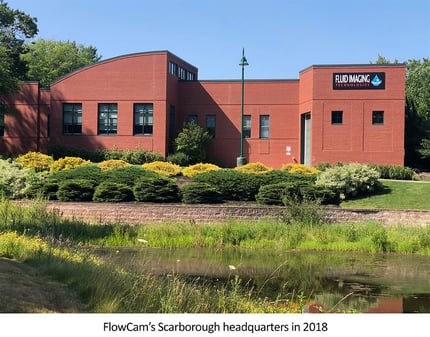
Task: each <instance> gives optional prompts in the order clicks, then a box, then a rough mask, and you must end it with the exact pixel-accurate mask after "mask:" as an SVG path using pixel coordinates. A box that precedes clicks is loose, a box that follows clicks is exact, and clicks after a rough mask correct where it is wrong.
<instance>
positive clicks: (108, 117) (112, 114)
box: [98, 103, 118, 135]
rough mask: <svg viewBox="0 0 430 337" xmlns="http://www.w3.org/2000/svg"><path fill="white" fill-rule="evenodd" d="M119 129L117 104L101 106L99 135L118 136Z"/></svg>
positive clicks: (103, 104)
mask: <svg viewBox="0 0 430 337" xmlns="http://www.w3.org/2000/svg"><path fill="white" fill-rule="evenodd" d="M117 129H118V105H117V104H116V103H101V104H99V124H98V130H99V132H98V134H99V135H116V134H117Z"/></svg>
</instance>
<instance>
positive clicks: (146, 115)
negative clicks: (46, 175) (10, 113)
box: [133, 103, 154, 136]
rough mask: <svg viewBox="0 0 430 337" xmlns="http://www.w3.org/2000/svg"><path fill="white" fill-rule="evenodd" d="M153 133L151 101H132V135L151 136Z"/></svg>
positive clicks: (152, 107)
mask: <svg viewBox="0 0 430 337" xmlns="http://www.w3.org/2000/svg"><path fill="white" fill-rule="evenodd" d="M136 120H137V121H136ZM140 120H141V122H140ZM153 134H154V104H153V103H134V105H133V135H134V136H152V135H153Z"/></svg>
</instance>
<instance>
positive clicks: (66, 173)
mask: <svg viewBox="0 0 430 337" xmlns="http://www.w3.org/2000/svg"><path fill="white" fill-rule="evenodd" d="M107 177H108V176H107V173H106V172H104V171H102V170H101V169H100V168H99V167H97V165H85V166H80V167H76V168H74V169H70V170H63V171H59V172H57V173H54V174H51V176H50V177H49V179H48V180H49V181H51V182H59V183H61V182H64V181H66V180H75V179H85V180H92V181H94V182H95V183H96V185H98V184H100V183H102V182H103V181H105V180H106V178H107Z"/></svg>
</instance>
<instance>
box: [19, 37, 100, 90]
mask: <svg viewBox="0 0 430 337" xmlns="http://www.w3.org/2000/svg"><path fill="white" fill-rule="evenodd" d="M100 58H101V56H100V55H98V54H97V49H96V48H95V47H93V46H89V47H85V46H84V45H82V44H77V43H76V42H74V41H72V42H71V41H53V40H44V39H39V40H36V41H35V42H34V43H32V44H30V45H29V46H28V53H25V54H23V55H21V59H22V60H23V61H25V62H26V63H27V64H28V73H27V78H28V79H29V80H33V81H39V82H40V84H41V85H42V86H44V87H48V86H49V85H50V84H51V82H53V81H54V80H56V79H58V78H60V77H62V76H64V75H67V74H69V73H71V72H72V71H75V70H77V69H79V68H81V67H84V66H87V65H90V64H93V63H95V62H98V61H99V60H100Z"/></svg>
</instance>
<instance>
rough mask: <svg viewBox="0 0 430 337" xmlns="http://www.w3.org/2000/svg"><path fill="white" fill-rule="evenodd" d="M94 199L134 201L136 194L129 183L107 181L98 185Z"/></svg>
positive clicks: (102, 200)
mask: <svg viewBox="0 0 430 337" xmlns="http://www.w3.org/2000/svg"><path fill="white" fill-rule="evenodd" d="M93 200H94V201H101V202H121V201H132V200H134V194H133V190H132V189H131V188H130V187H129V186H127V185H124V184H117V183H112V182H109V181H106V182H103V183H101V184H100V185H98V186H97V187H96V190H95V192H94V195H93Z"/></svg>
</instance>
